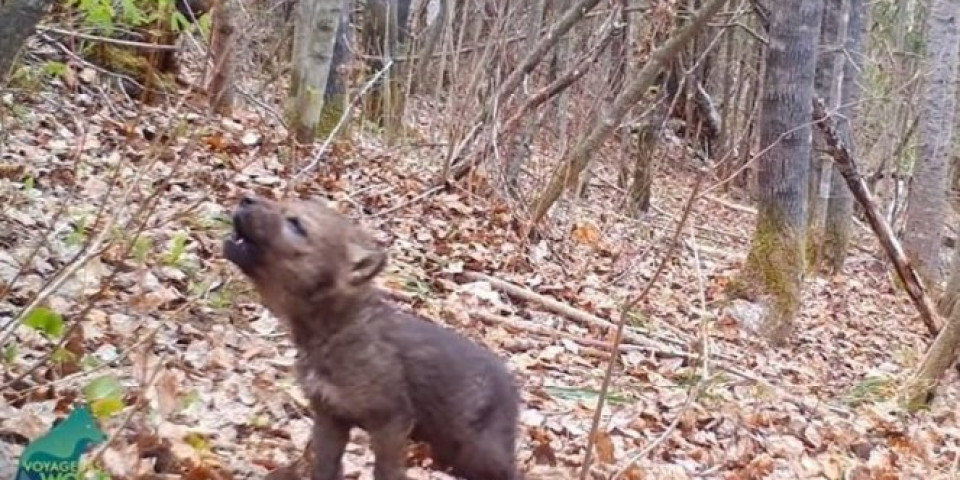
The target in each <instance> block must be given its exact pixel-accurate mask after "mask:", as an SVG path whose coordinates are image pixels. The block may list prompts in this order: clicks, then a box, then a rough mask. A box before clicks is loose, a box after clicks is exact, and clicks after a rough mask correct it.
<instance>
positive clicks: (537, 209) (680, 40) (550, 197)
mask: <svg viewBox="0 0 960 480" xmlns="http://www.w3.org/2000/svg"><path fill="white" fill-rule="evenodd" d="M724 3H726V0H711V2H710V3H708V4H707V5H705V6H704V7H703V8H701V9H700V10H699V11H697V13H696V14H695V16H694V18H693V19H692V21H691V22H690V24H688V25H687V26H685V27H683V28H682V29H680V31H678V32H677V33H676V34H674V35H673V36H672V37H671V38H670V39H669V40H667V42H666V43H665V44H664V45H663V46H661V47H660V48H658V49H657V50H656V51H654V52H653V53H652V54H651V55H650V59H649V60H648V62H647V64H646V65H644V66H643V68H641V69H640V71H639V72H637V73H636V74H635V75H632V76H631V77H632V79H631V81H630V82H629V83H628V84H627V85H626V87H625V88H624V89H623V91H622V92H620V93H619V94H618V95H617V98H615V99H614V100H613V102H611V103H610V104H609V105H607V106H606V108H604V109H602V110H601V113H600V115H599V118H598V119H597V121H596V122H593V128H591V129H590V131H589V132H587V134H586V135H584V136H583V137H581V138H580V139H579V140H578V141H577V144H576V145H575V146H574V147H573V149H572V151H571V152H570V153H569V154H567V155H565V156H564V158H563V159H562V160H561V166H560V169H559V170H558V172H557V173H556V174H554V175H553V177H551V178H550V182H549V183H548V184H547V186H546V188H545V189H544V191H543V193H542V194H541V195H540V197H539V198H537V199H536V201H534V202H533V214H532V216H531V220H532V223H538V222H539V221H540V220H541V219H542V218H543V216H544V215H546V214H547V211H549V210H550V207H552V206H553V203H554V202H555V201H556V200H557V198H559V197H560V193H561V192H562V191H563V189H564V186H565V185H572V184H575V183H576V181H577V180H578V178H579V176H580V173H581V172H583V169H584V168H586V167H587V164H588V163H589V162H590V157H591V155H592V154H593V152H595V151H597V149H598V148H599V147H600V144H601V143H602V142H603V141H604V140H606V138H607V137H608V136H609V135H610V133H611V132H613V130H614V129H615V128H616V127H617V125H619V124H620V122H621V121H622V120H623V117H624V115H626V114H627V111H629V110H630V109H631V108H633V106H634V105H636V104H637V102H638V101H639V100H640V99H641V98H642V97H643V95H644V93H646V91H647V89H649V88H650V87H651V86H652V85H653V83H654V81H656V79H657V75H658V74H659V73H660V72H661V71H662V70H663V68H664V67H665V66H666V65H667V64H668V63H669V62H670V60H672V59H673V58H674V56H675V55H676V54H677V53H678V52H679V51H680V49H681V48H682V47H683V45H684V44H686V43H687V42H688V41H689V40H690V39H691V38H692V37H693V36H694V35H695V34H696V33H697V32H698V31H700V29H702V28H703V27H704V26H706V24H707V21H708V20H709V19H710V18H711V17H713V15H714V14H715V13H717V11H719V10H720V8H721V7H723V4H724ZM818 23H819V19H818ZM808 100H809V98H808ZM808 113H809V112H808ZM808 116H809V115H808Z"/></svg>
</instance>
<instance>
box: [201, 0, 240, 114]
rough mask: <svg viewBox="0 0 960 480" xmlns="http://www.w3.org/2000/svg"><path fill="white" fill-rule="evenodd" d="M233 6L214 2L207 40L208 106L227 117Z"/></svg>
mask: <svg viewBox="0 0 960 480" xmlns="http://www.w3.org/2000/svg"><path fill="white" fill-rule="evenodd" d="M235 9H236V5H235V4H234V3H233V0H218V1H217V3H216V5H215V6H214V8H213V11H212V12H211V17H212V20H213V35H212V38H211V39H210V50H211V57H212V58H213V69H212V70H211V76H210V85H209V87H208V91H209V93H210V106H211V107H212V108H213V111H214V112H216V113H217V114H218V115H230V113H231V112H232V111H233V100H234V93H235V91H234V87H235V86H234V63H235V62H234V58H235V56H236V52H235V51H234V49H233V48H234V45H236V36H235V33H236V29H235V27H234V26H233V18H234V15H233V14H234V11H235Z"/></svg>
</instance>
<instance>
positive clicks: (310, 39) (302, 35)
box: [289, 0, 342, 143]
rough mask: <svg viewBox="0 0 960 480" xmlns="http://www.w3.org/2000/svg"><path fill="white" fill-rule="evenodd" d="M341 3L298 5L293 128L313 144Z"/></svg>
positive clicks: (318, 0) (321, 0) (306, 0)
mask: <svg viewBox="0 0 960 480" xmlns="http://www.w3.org/2000/svg"><path fill="white" fill-rule="evenodd" d="M341 3H342V2H341V0H301V1H300V3H299V5H298V10H299V12H298V13H299V15H298V17H297V20H296V22H297V23H296V25H295V26H294V38H293V73H292V75H291V79H290V94H289V102H290V116H291V119H290V128H291V129H292V130H293V132H294V135H295V138H296V139H297V141H298V142H301V143H309V142H311V141H313V139H314V138H315V137H316V135H317V126H318V125H319V123H320V115H321V113H322V111H323V97H324V92H325V90H326V87H327V79H328V77H329V75H330V63H331V59H332V57H333V45H334V42H335V41H336V32H337V24H338V23H339V21H340V13H341V7H342V5H341Z"/></svg>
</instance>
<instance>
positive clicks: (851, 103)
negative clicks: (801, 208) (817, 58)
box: [823, 0, 867, 273]
mask: <svg viewBox="0 0 960 480" xmlns="http://www.w3.org/2000/svg"><path fill="white" fill-rule="evenodd" d="M848 2H849V4H848V15H847V38H846V41H845V42H844V44H845V45H846V47H845V50H846V55H845V57H846V61H844V63H843V84H842V87H841V93H840V103H841V107H840V113H841V117H840V119H839V120H838V121H837V128H838V130H839V133H840V135H842V136H843V138H844V139H845V142H846V145H847V147H848V148H849V149H851V155H855V147H856V145H854V141H853V133H852V132H853V127H852V123H853V122H854V121H856V119H857V113H858V110H859V109H860V108H859V106H858V105H857V103H858V102H859V101H860V94H861V90H862V87H861V85H860V70H861V67H862V65H863V52H862V51H861V45H862V43H863V35H864V32H865V31H866V13H867V12H866V10H867V6H866V3H865V2H864V0H848ZM853 205H854V198H853V193H852V192H851V191H850V188H848V187H847V182H846V181H845V179H844V178H843V175H841V174H840V172H839V171H837V169H836V166H834V167H833V174H832V175H831V177H830V200H829V202H828V203H827V219H826V226H825V229H824V238H823V261H824V262H825V263H826V265H827V266H828V267H829V268H830V269H831V270H832V271H833V272H834V273H839V272H841V271H842V270H843V262H844V261H845V260H846V259H847V250H848V248H849V246H850V226H851V225H853V222H852V221H851V220H852V219H853Z"/></svg>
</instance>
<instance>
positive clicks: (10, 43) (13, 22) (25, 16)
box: [0, 0, 54, 86]
mask: <svg viewBox="0 0 960 480" xmlns="http://www.w3.org/2000/svg"><path fill="white" fill-rule="evenodd" d="M53 3H54V2H53V1H52V0H13V1H11V2H10V3H6V4H4V5H3V6H2V7H0V38H2V39H3V42H0V86H2V85H3V84H4V83H6V81H7V77H8V76H9V75H10V71H11V70H12V68H13V63H14V61H15V60H16V58H17V54H18V53H19V52H20V47H22V46H23V44H24V42H26V41H27V38H29V37H30V35H33V30H34V28H36V26H37V24H38V23H40V20H41V19H42V18H43V15H44V14H45V13H46V12H47V8H48V7H49V6H50V5H52V4H53Z"/></svg>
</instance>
